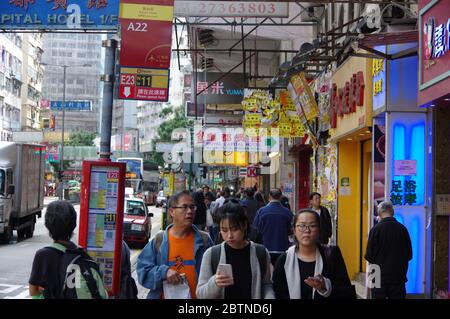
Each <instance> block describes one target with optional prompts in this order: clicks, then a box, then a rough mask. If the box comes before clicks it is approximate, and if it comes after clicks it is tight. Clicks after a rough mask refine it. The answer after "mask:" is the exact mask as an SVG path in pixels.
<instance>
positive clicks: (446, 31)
mask: <svg viewBox="0 0 450 319" xmlns="http://www.w3.org/2000/svg"><path fill="white" fill-rule="evenodd" d="M423 37H424V41H423V43H424V54H425V59H426V60H432V59H437V58H440V57H441V56H443V55H444V54H446V53H447V51H448V50H449V44H450V39H449V38H450V18H449V19H448V21H447V23H446V24H445V23H442V24H439V25H437V26H436V21H435V19H434V17H430V18H428V20H427V22H425V23H424V25H423Z"/></svg>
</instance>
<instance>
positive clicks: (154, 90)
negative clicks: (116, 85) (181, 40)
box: [119, 0, 174, 102]
mask: <svg viewBox="0 0 450 319" xmlns="http://www.w3.org/2000/svg"><path fill="white" fill-rule="evenodd" d="M173 4H174V0H148V1H145V2H144V1H142V0H122V1H121V10H120V24H121V27H122V43H121V51H120V66H121V70H120V91H119V98H121V99H129V100H147V101H158V102H167V101H168V100H169V68H170V57H171V47H172V19H173Z"/></svg>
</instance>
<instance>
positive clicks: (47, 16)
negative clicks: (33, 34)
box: [0, 0, 119, 30]
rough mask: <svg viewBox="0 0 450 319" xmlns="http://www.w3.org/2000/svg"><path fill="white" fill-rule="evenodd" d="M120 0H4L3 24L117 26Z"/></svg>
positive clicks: (24, 26)
mask: <svg viewBox="0 0 450 319" xmlns="http://www.w3.org/2000/svg"><path fill="white" fill-rule="evenodd" d="M118 15H119V0H3V1H0V28H1V29H8V30H16V29H49V28H50V29H60V30H64V29H83V30H86V29H100V30H109V29H116V28H117V24H118V20H119V19H118Z"/></svg>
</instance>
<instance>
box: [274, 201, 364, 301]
mask: <svg viewBox="0 0 450 319" xmlns="http://www.w3.org/2000/svg"><path fill="white" fill-rule="evenodd" d="M293 226H294V234H295V242H296V244H295V246H291V247H290V248H289V249H288V250H287V252H286V253H283V254H282V255H281V256H280V257H279V258H278V261H277V264H276V266H275V269H274V272H273V278H272V279H273V288H274V291H275V296H276V298H277V299H323V298H330V299H355V298H356V293H355V290H354V288H353V286H352V284H351V282H350V279H349V277H348V273H347V269H346V267H345V262H344V259H343V257H342V254H341V251H340V249H339V247H337V246H327V245H323V244H320V242H319V237H320V217H319V215H318V214H317V213H316V212H315V211H314V210H312V209H308V208H307V209H302V210H300V211H298V212H297V213H296V214H295V217H294V222H293Z"/></svg>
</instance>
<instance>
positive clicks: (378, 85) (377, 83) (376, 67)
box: [372, 59, 384, 96]
mask: <svg viewBox="0 0 450 319" xmlns="http://www.w3.org/2000/svg"><path fill="white" fill-rule="evenodd" d="M381 72H384V59H373V61H372V76H373V77H374V78H375V77H376V76H378V75H380V73H381ZM381 92H383V78H381V79H377V80H374V82H373V95H374V96H376V95H378V94H380V93H381Z"/></svg>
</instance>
